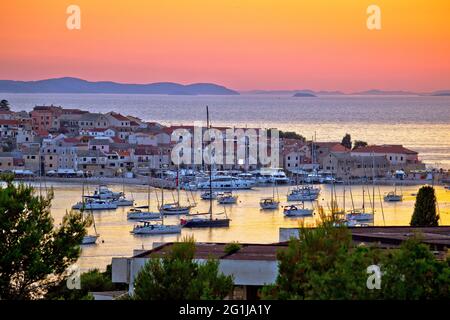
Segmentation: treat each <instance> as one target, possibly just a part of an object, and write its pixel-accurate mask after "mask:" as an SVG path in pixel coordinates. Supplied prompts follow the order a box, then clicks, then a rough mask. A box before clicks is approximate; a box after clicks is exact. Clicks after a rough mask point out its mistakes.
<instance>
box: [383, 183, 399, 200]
mask: <svg viewBox="0 0 450 320" xmlns="http://www.w3.org/2000/svg"><path fill="white" fill-rule="evenodd" d="M384 201H386V202H399V201H403V195H402V194H398V193H397V186H396V185H395V184H394V191H390V192H388V193H387V194H386V195H385V196H384Z"/></svg>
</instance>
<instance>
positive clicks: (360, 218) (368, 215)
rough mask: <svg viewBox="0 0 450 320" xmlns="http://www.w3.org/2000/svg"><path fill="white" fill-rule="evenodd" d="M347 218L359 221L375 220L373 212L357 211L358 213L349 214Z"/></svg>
mask: <svg viewBox="0 0 450 320" xmlns="http://www.w3.org/2000/svg"><path fill="white" fill-rule="evenodd" d="M346 219H347V220H353V221H357V222H373V214H371V213H357V214H353V213H350V214H347V215H346Z"/></svg>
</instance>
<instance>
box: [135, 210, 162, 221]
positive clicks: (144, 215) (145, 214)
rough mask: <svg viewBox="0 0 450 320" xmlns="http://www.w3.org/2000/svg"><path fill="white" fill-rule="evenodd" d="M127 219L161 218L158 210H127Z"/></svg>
mask: <svg viewBox="0 0 450 320" xmlns="http://www.w3.org/2000/svg"><path fill="white" fill-rule="evenodd" d="M127 219H128V220H158V219H161V214H160V213H159V212H128V213H127Z"/></svg>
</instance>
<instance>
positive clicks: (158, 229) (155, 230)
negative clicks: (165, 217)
mask: <svg viewBox="0 0 450 320" xmlns="http://www.w3.org/2000/svg"><path fill="white" fill-rule="evenodd" d="M180 232H181V226H167V225H164V226H147V227H140V228H134V229H133V234H149V235H151V234H173V233H180Z"/></svg>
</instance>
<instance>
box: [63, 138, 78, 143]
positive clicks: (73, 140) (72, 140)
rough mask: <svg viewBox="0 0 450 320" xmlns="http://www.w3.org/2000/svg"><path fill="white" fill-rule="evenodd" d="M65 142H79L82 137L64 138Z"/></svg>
mask: <svg viewBox="0 0 450 320" xmlns="http://www.w3.org/2000/svg"><path fill="white" fill-rule="evenodd" d="M64 142H68V143H78V142H80V139H78V138H64Z"/></svg>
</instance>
